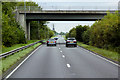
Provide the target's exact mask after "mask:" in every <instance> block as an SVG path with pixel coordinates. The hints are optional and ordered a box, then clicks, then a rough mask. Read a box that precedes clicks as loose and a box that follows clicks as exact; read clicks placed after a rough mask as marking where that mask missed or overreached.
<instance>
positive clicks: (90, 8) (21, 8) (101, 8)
mask: <svg viewBox="0 0 120 80" xmlns="http://www.w3.org/2000/svg"><path fill="white" fill-rule="evenodd" d="M16 10H18V11H44V10H58V11H59V10H79V11H108V10H109V11H115V10H118V8H117V7H116V6H109V7H108V6H41V7H37V6H25V7H24V6H17V7H16Z"/></svg>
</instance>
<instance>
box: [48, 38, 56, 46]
mask: <svg viewBox="0 0 120 80" xmlns="http://www.w3.org/2000/svg"><path fill="white" fill-rule="evenodd" d="M50 45H54V46H56V40H55V39H49V40H48V41H47V46H50Z"/></svg>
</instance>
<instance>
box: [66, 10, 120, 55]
mask: <svg viewBox="0 0 120 80" xmlns="http://www.w3.org/2000/svg"><path fill="white" fill-rule="evenodd" d="M119 16H120V15H119V13H118V11H116V12H115V14H113V13H110V12H107V15H106V16H104V18H103V19H101V20H98V21H96V22H95V23H94V24H93V25H92V26H91V27H90V26H82V25H78V26H76V27H75V28H72V29H71V30H70V31H69V33H68V34H66V37H75V38H76V39H77V40H78V41H80V42H84V43H85V44H89V45H92V46H95V47H98V48H103V49H107V50H112V51H117V52H119V53H120V21H119V19H118V18H119Z"/></svg>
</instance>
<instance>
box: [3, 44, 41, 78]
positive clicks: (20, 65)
mask: <svg viewBox="0 0 120 80" xmlns="http://www.w3.org/2000/svg"><path fill="white" fill-rule="evenodd" d="M41 46H42V45H41ZM41 46H39V47H38V48H37V49H35V50H34V51H33V52H32V53H31V54H30V55H29V56H28V57H27V58H25V59H24V60H23V61H22V62H21V63H20V64H19V65H18V66H17V67H16V68H15V69H14V70H13V71H12V72H11V73H10V74H9V75H8V76H7V77H6V78H5V79H8V78H9V77H10V76H11V75H12V74H13V73H14V72H15V71H16V70H17V69H18V68H19V67H20V66H21V65H22V64H23V63H24V62H25V61H26V60H27V59H28V58H29V57H30V56H31V55H33V53H35V52H36V51H37V50H38V49H39V48H40V47H41Z"/></svg>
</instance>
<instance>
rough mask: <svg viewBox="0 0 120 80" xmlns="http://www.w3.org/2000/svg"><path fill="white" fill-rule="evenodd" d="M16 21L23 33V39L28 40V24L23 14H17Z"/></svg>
mask: <svg viewBox="0 0 120 80" xmlns="http://www.w3.org/2000/svg"><path fill="white" fill-rule="evenodd" d="M17 21H18V22H19V25H21V27H22V29H23V30H24V31H25V38H26V39H27V40H30V22H29V21H26V16H25V14H17Z"/></svg>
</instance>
